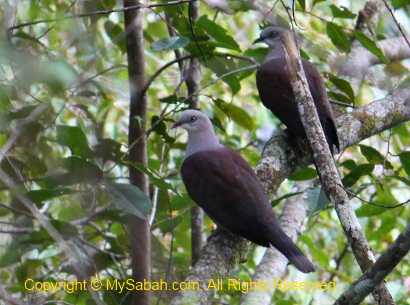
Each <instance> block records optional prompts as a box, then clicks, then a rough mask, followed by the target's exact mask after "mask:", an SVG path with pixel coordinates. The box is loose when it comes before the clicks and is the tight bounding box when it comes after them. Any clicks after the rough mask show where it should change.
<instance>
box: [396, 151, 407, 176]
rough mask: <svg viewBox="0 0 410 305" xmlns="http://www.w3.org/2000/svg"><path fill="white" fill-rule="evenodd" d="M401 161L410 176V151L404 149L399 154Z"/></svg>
mask: <svg viewBox="0 0 410 305" xmlns="http://www.w3.org/2000/svg"><path fill="white" fill-rule="evenodd" d="M399 158H400V162H401V164H402V165H403V169H404V171H405V172H406V174H407V175H409V176H410V151H404V152H402V153H400V154H399Z"/></svg>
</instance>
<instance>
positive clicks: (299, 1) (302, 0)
mask: <svg viewBox="0 0 410 305" xmlns="http://www.w3.org/2000/svg"><path fill="white" fill-rule="evenodd" d="M298 3H299V5H300V7H301V8H302V10H303V11H305V10H306V1H305V0H298Z"/></svg>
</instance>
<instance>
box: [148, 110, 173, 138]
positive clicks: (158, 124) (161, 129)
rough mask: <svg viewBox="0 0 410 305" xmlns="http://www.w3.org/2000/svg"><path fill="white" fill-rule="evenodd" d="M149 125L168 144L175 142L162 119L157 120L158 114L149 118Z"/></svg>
mask: <svg viewBox="0 0 410 305" xmlns="http://www.w3.org/2000/svg"><path fill="white" fill-rule="evenodd" d="M151 126H152V130H153V131H154V132H155V133H156V134H158V135H159V136H161V137H162V139H164V141H165V142H166V143H168V144H172V143H174V142H175V139H174V138H172V137H170V136H169V134H168V132H167V125H166V124H165V122H164V120H161V121H159V116H157V115H154V116H153V117H152V119H151Z"/></svg>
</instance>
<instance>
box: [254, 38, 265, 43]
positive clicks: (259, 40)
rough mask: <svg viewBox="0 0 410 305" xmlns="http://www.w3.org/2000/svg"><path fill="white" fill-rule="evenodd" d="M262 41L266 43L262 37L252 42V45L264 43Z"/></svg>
mask: <svg viewBox="0 0 410 305" xmlns="http://www.w3.org/2000/svg"><path fill="white" fill-rule="evenodd" d="M262 41H264V39H263V38H262V37H258V38H256V39H255V40H254V41H253V42H252V44H255V43H258V42H262Z"/></svg>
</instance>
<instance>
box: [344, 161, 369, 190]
mask: <svg viewBox="0 0 410 305" xmlns="http://www.w3.org/2000/svg"><path fill="white" fill-rule="evenodd" d="M373 169H374V164H370V163H366V164H360V165H358V166H357V167H356V168H355V169H353V170H352V171H351V172H350V173H348V174H347V175H346V176H345V177H344V178H343V179H342V182H343V185H344V187H351V186H353V184H355V183H356V182H357V181H358V180H359V179H360V177H362V176H365V175H369V174H370V173H371V172H372V171H373Z"/></svg>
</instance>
